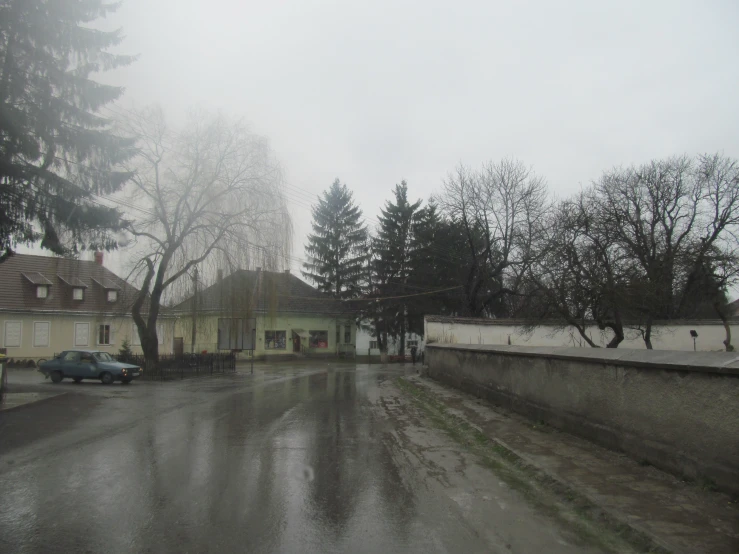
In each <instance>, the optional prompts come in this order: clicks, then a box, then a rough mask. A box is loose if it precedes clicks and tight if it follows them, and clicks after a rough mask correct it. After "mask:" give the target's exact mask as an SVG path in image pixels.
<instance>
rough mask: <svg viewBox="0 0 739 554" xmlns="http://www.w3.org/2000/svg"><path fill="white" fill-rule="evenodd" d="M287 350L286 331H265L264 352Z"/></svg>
mask: <svg viewBox="0 0 739 554" xmlns="http://www.w3.org/2000/svg"><path fill="white" fill-rule="evenodd" d="M285 348H287V331H265V332H264V349H265V350H285Z"/></svg>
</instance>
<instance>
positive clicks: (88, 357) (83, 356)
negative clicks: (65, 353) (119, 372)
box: [80, 352, 95, 364]
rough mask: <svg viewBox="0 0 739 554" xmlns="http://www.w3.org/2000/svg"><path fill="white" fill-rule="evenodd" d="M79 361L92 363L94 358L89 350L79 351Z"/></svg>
mask: <svg viewBox="0 0 739 554" xmlns="http://www.w3.org/2000/svg"><path fill="white" fill-rule="evenodd" d="M80 362H82V363H83V364H94V363H95V358H94V357H93V356H92V354H90V353H89V352H80Z"/></svg>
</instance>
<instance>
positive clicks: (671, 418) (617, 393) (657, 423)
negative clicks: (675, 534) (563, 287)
mask: <svg viewBox="0 0 739 554" xmlns="http://www.w3.org/2000/svg"><path fill="white" fill-rule="evenodd" d="M426 363H427V364H428V373H429V376H430V377H432V378H433V379H437V380H439V381H443V382H445V383H448V384H450V385H453V386H455V387H457V388H459V389H462V390H465V391H467V392H470V393H472V394H474V395H476V396H479V397H481V398H485V399H487V400H489V401H490V402H492V403H494V404H497V405H501V406H504V407H506V408H508V409H511V410H513V411H516V412H518V413H521V414H523V415H525V416H528V417H530V418H532V419H534V420H537V421H543V422H545V423H547V424H549V425H551V426H553V427H556V428H558V429H561V430H563V431H567V432H569V433H572V434H575V435H579V436H581V437H584V438H586V439H589V440H591V441H593V442H596V443H598V444H601V445H602V446H605V447H608V448H611V449H614V450H618V451H622V452H625V453H627V454H628V455H630V456H631V457H633V458H634V459H636V460H638V461H643V462H649V463H651V464H653V465H654V466H657V467H660V468H662V469H665V470H668V471H671V472H673V473H677V474H680V475H684V476H687V477H689V478H692V479H709V480H710V481H713V482H715V483H716V484H717V485H718V486H720V487H721V488H724V489H726V490H729V491H732V492H734V493H739V354H737V353H726V352H669V351H645V350H626V349H618V350H605V349H581V348H547V347H525V346H492V345H488V346H486V345H458V344H457V345H447V344H427V346H426Z"/></svg>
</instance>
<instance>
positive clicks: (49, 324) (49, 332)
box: [33, 321, 51, 348]
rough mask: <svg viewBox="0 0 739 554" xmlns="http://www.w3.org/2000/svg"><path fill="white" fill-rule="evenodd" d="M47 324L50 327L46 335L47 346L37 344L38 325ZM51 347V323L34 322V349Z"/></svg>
mask: <svg viewBox="0 0 739 554" xmlns="http://www.w3.org/2000/svg"><path fill="white" fill-rule="evenodd" d="M40 323H45V324H46V325H48V327H47V329H48V332H47V333H46V344H36V325H38V324H40ZM50 345H51V321H34V322H33V347H34V348H49V346H50Z"/></svg>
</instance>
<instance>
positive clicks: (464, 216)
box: [435, 159, 549, 316]
mask: <svg viewBox="0 0 739 554" xmlns="http://www.w3.org/2000/svg"><path fill="white" fill-rule="evenodd" d="M435 200H436V202H437V203H438V206H439V208H440V210H441V212H442V214H443V215H445V216H446V217H448V218H449V219H450V220H452V221H455V222H458V223H459V224H460V225H461V227H462V228H463V229H464V233H465V238H466V243H467V254H468V257H467V258H468V263H467V268H466V279H465V282H464V296H465V304H466V306H465V311H466V313H467V314H468V315H471V316H482V315H496V316H500V315H512V314H511V313H510V309H509V307H508V306H506V298H507V297H508V296H510V295H516V294H518V293H519V288H520V286H521V283H522V280H523V276H524V275H525V274H526V272H527V270H528V268H529V267H530V265H531V263H532V262H533V260H534V254H535V250H534V248H533V243H534V239H535V238H536V236H537V235H538V234H539V233H540V232H541V229H542V226H543V220H544V214H545V213H546V211H547V206H548V204H549V200H548V194H547V188H546V183H545V181H544V179H543V178H542V177H540V176H537V175H536V174H535V173H534V171H533V170H532V169H531V168H529V167H526V166H525V165H524V164H523V163H522V162H520V161H517V160H510V159H504V160H502V161H500V162H498V163H494V162H489V163H487V164H485V165H483V167H482V168H481V169H480V170H479V171H477V172H473V171H471V170H469V169H468V168H466V167H464V166H459V167H458V168H457V169H456V171H455V173H453V174H450V175H449V177H448V178H447V179H446V181H445V182H444V185H443V188H442V192H441V194H439V195H438V196H437V197H436V198H435Z"/></svg>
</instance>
